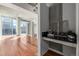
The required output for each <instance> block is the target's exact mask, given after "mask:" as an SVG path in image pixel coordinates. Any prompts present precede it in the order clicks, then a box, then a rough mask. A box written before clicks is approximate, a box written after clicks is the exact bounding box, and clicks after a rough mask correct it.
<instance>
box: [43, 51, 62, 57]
mask: <svg viewBox="0 0 79 59" xmlns="http://www.w3.org/2000/svg"><path fill="white" fill-rule="evenodd" d="M43 56H62V55H60V54H58V53H56V52H53V51H51V50H48V51H47V52H46V53H45V54H44V55H43Z"/></svg>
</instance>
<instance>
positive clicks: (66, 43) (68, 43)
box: [43, 37, 77, 48]
mask: <svg viewBox="0 0 79 59" xmlns="http://www.w3.org/2000/svg"><path fill="white" fill-rule="evenodd" d="M43 40H47V41H51V42H55V43H59V44H63V45H66V46H70V47H74V48H76V46H77V44H75V43H70V42H65V41H60V40H56V39H51V38H46V37H43Z"/></svg>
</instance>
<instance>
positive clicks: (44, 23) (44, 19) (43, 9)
mask: <svg viewBox="0 0 79 59" xmlns="http://www.w3.org/2000/svg"><path fill="white" fill-rule="evenodd" d="M40 27H41V33H42V32H45V31H47V30H48V29H49V8H48V7H47V6H46V4H45V3H41V4H40ZM47 50H48V44H47V43H46V42H45V41H43V39H42V37H41V53H42V54H44V53H45V52H46V51H47Z"/></svg>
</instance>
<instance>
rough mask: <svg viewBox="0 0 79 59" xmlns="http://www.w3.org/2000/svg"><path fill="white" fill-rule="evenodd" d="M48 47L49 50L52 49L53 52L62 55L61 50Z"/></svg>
mask: <svg viewBox="0 0 79 59" xmlns="http://www.w3.org/2000/svg"><path fill="white" fill-rule="evenodd" d="M48 49H49V50H51V51H54V52H56V53H58V54H61V55H64V54H63V52H60V51H58V50H55V49H52V48H48Z"/></svg>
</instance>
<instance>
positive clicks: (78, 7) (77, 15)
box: [76, 3, 79, 56]
mask: <svg viewBox="0 0 79 59" xmlns="http://www.w3.org/2000/svg"><path fill="white" fill-rule="evenodd" d="M78 9H79V4H78V3H77V4H76V34H77V47H76V56H78V55H79V49H78V48H79V46H78V43H79V42H78V35H79V34H78V30H79V29H78V26H79V25H78V22H79V21H78V20H79V19H78V17H79V14H78V13H79V12H78Z"/></svg>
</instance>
